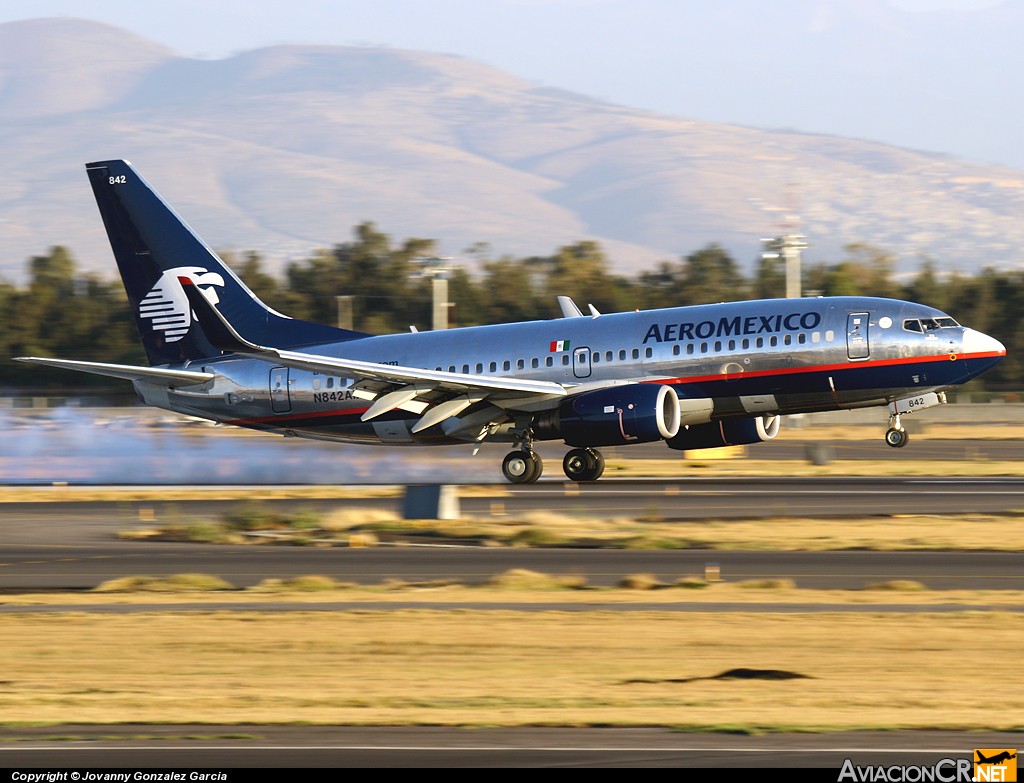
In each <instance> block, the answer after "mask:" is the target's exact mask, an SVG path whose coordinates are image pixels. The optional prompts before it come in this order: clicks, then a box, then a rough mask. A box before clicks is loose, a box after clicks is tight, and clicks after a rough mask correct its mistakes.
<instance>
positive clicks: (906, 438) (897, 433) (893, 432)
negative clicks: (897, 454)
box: [885, 427, 910, 449]
mask: <svg viewBox="0 0 1024 783" xmlns="http://www.w3.org/2000/svg"><path fill="white" fill-rule="evenodd" d="M909 442H910V435H909V434H907V431H906V430H898V429H896V428H895V427H892V428H890V429H888V430H886V433H885V443H886V445H888V446H892V447H893V448H894V449H902V448H903V447H904V446H906V445H907V443H909Z"/></svg>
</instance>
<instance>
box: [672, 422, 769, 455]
mask: <svg viewBox="0 0 1024 783" xmlns="http://www.w3.org/2000/svg"><path fill="white" fill-rule="evenodd" d="M781 422H782V417H781V416H755V417H754V418H752V419H721V420H720V421H713V422H711V423H710V424H698V425H697V426H695V427H686V428H685V429H682V430H680V431H679V434H678V435H676V436H675V437H674V438H671V439H670V440H669V441H668V447H669V448H670V449H679V450H680V451H683V450H690V449H713V448H717V447H718V446H741V445H744V444H747V443H760V442H761V441H765V440H771V439H772V438H774V437H775V436H776V435H778V434H779V425H780V424H781Z"/></svg>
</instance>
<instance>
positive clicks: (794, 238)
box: [761, 234, 807, 299]
mask: <svg viewBox="0 0 1024 783" xmlns="http://www.w3.org/2000/svg"><path fill="white" fill-rule="evenodd" d="M805 239H807V237H805V236H804V235H803V234H784V235H783V236H780V237H772V238H770V239H762V240H761V241H762V242H763V243H764V247H765V251H766V252H764V253H762V254H761V257H762V258H782V259H783V260H784V261H785V262H786V298H787V299H799V298H800V296H801V293H800V275H801V270H800V251H801V250H804V249H806V248H807V242H805V241H804V240H805Z"/></svg>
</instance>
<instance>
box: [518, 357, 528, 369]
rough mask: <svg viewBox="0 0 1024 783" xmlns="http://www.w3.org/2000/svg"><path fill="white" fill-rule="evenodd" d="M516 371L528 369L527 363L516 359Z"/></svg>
mask: <svg viewBox="0 0 1024 783" xmlns="http://www.w3.org/2000/svg"><path fill="white" fill-rule="evenodd" d="M516 369H517V370H523V369H526V362H525V361H524V360H523V359H516Z"/></svg>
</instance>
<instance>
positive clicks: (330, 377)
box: [327, 375, 334, 389]
mask: <svg viewBox="0 0 1024 783" xmlns="http://www.w3.org/2000/svg"><path fill="white" fill-rule="evenodd" d="M327 388H328V389H333V388H334V376H333V375H328V376H327Z"/></svg>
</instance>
